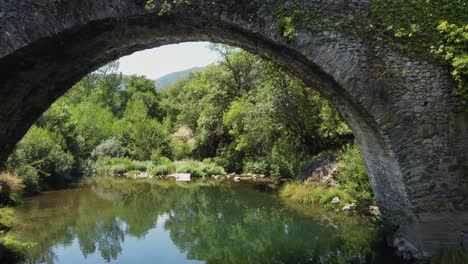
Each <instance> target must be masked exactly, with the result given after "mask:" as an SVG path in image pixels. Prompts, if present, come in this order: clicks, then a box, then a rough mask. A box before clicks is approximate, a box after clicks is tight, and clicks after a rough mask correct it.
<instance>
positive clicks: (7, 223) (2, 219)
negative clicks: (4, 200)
mask: <svg viewBox="0 0 468 264" xmlns="http://www.w3.org/2000/svg"><path fill="white" fill-rule="evenodd" d="M14 217H15V215H14V211H13V209H11V208H8V207H6V208H0V231H1V230H9V229H10V228H11V227H12V225H13V219H14ZM0 233H1V232H0Z"/></svg>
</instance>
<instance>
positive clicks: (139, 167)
mask: <svg viewBox="0 0 468 264" xmlns="http://www.w3.org/2000/svg"><path fill="white" fill-rule="evenodd" d="M95 169H96V171H97V173H98V174H99V175H122V174H124V173H128V172H130V171H143V172H144V171H148V172H149V174H151V175H153V176H167V175H169V174H172V173H175V172H177V173H190V174H191V176H192V177H207V176H213V175H226V171H224V168H223V167H221V166H218V165H217V164H215V163H213V162H209V161H206V162H200V161H195V160H180V161H174V162H171V161H169V160H168V162H160V163H158V164H155V163H153V162H150V161H135V160H131V159H128V158H104V159H101V160H99V161H97V162H96V165H95Z"/></svg>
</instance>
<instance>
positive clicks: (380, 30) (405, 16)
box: [368, 0, 468, 110]
mask: <svg viewBox="0 0 468 264" xmlns="http://www.w3.org/2000/svg"><path fill="white" fill-rule="evenodd" d="M369 22H370V23H369V25H368V29H371V30H370V31H369V32H371V33H373V34H375V35H376V36H378V37H379V38H381V39H382V40H384V41H386V42H387V43H391V45H392V46H394V47H396V48H398V49H399V50H400V51H402V52H404V53H405V54H407V55H410V56H417V57H419V58H423V59H428V60H431V59H435V58H439V59H443V60H445V61H447V62H448V63H449V64H450V65H451V66H452V68H453V70H452V75H453V77H454V79H455V80H456V81H457V82H458V87H457V89H455V93H457V94H459V95H461V96H462V97H463V100H464V103H465V105H466V106H468V2H467V1H466V0H441V1H429V0H392V1H390V0H385V1H382V0H372V2H371V16H370V17H369ZM465 108H466V109H467V110H468V107H465Z"/></svg>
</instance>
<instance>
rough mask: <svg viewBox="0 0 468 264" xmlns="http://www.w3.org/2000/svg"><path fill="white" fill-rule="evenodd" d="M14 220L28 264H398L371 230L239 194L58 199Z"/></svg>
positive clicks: (146, 192) (75, 193)
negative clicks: (376, 245)
mask: <svg viewBox="0 0 468 264" xmlns="http://www.w3.org/2000/svg"><path fill="white" fill-rule="evenodd" d="M17 219H18V224H17V226H16V227H15V230H16V232H17V233H19V234H20V235H21V236H22V237H23V238H24V239H26V240H29V241H34V242H36V243H38V245H37V246H36V247H34V248H33V249H32V250H31V252H30V257H29V259H28V260H27V261H26V262H25V263H67V264H69V263H102V262H116V263H198V262H200V263H223V264H224V263H397V262H396V261H395V260H394V259H392V258H391V257H388V256H383V255H382V253H381V252H374V251H372V249H371V246H370V244H371V242H372V241H370V240H371V239H373V237H374V234H375V233H374V232H373V231H372V229H371V228H369V226H368V225H360V224H358V223H353V224H352V225H342V226H340V227H339V228H335V227H332V226H330V225H324V224H321V223H319V222H318V221H315V220H313V219H312V218H311V217H308V216H305V215H303V214H302V213H298V212H297V211H295V210H291V209H288V208H286V207H284V206H283V205H282V204H281V202H280V201H279V200H278V199H277V198H276V196H274V195H271V194H267V193H261V192H258V191H255V190H253V189H250V188H246V187H236V188H233V187H231V188H222V187H216V188H214V187H213V188H206V189H203V190H191V189H184V188H172V189H161V188H154V187H151V186H150V185H148V184H138V185H135V186H131V188H127V189H125V190H124V191H116V190H109V189H103V188H100V187H98V186H93V187H89V188H82V189H74V190H65V191H57V192H50V193H47V194H44V195H42V196H40V197H36V198H33V199H30V200H28V201H26V202H25V204H24V205H23V206H21V207H19V208H18V210H17Z"/></svg>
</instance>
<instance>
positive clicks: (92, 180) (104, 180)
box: [82, 176, 221, 190]
mask: <svg viewBox="0 0 468 264" xmlns="http://www.w3.org/2000/svg"><path fill="white" fill-rule="evenodd" d="M140 184H146V185H149V186H151V187H155V188H162V189H169V188H189V189H198V188H204V187H214V186H219V185H220V184H221V180H216V179H212V178H207V179H197V180H195V181H191V182H177V181H174V180H171V179H155V178H153V179H147V178H146V179H139V180H133V179H126V178H115V177H110V176H95V177H89V178H87V179H85V180H83V181H82V185H98V186H100V187H102V188H105V189H120V190H124V189H132V187H133V186H136V185H140Z"/></svg>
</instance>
